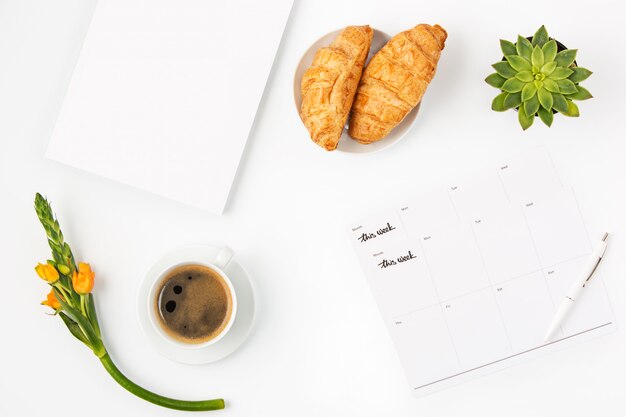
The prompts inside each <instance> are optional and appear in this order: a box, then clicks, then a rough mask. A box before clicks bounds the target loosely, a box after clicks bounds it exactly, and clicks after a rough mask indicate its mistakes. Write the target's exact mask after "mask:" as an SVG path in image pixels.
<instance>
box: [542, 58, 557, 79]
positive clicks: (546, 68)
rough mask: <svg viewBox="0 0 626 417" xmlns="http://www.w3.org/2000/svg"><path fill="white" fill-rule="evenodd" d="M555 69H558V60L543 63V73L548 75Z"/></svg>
mask: <svg viewBox="0 0 626 417" xmlns="http://www.w3.org/2000/svg"><path fill="white" fill-rule="evenodd" d="M555 69H556V62H554V61H552V62H548V63H546V64H543V67H541V73H542V74H543V75H545V76H546V77H548V76H550V74H552V73H553V72H554V70H555Z"/></svg>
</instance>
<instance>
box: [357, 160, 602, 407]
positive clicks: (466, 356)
mask: <svg viewBox="0 0 626 417" xmlns="http://www.w3.org/2000/svg"><path fill="white" fill-rule="evenodd" d="M348 234H349V238H350V240H351V242H352V245H353V246H354V249H355V251H356V254H357V256H358V258H359V261H360V263H361V266H362V269H363V271H364V273H365V275H366V277H367V279H368V281H369V284H370V287H371V289H372V292H373V294H374V298H375V299H376V302H377V304H378V307H379V310H380V313H381V315H382V317H383V320H384V322H385V325H386V327H387V329H388V331H389V333H390V335H391V338H392V340H393V342H394V345H395V347H396V351H397V353H398V356H399V358H400V361H401V363H402V365H403V368H404V370H405V372H406V375H407V378H408V381H409V384H410V387H411V388H412V389H413V391H414V392H415V394H416V395H423V394H425V393H428V392H432V391H434V390H438V389H441V388H444V387H447V386H450V385H453V384H456V383H459V382H461V381H465V380H468V379H471V378H475V377H477V376H479V375H483V374H485V373H487V372H492V371H495V370H498V369H502V368H504V367H507V366H510V365H512V364H514V363H518V362H520V361H524V360H527V359H529V358H532V357H535V356H537V355H541V354H543V353H546V352H549V351H551V350H554V349H557V348H561V347H564V346H567V345H570V344H573V343H578V342H580V341H583V340H586V339H588V338H591V337H594V336H597V335H599V334H603V333H606V332H609V331H611V330H613V329H614V327H615V324H614V318H613V313H612V310H611V307H610V303H609V300H608V297H607V293H606V290H605V288H604V285H603V282H602V276H601V275H602V271H601V269H600V270H599V271H598V273H597V276H596V275H594V278H593V280H592V281H591V282H590V283H589V288H588V289H587V290H586V293H585V296H584V297H581V299H580V301H578V302H577V305H576V307H575V309H574V310H573V313H572V315H571V316H570V317H569V318H568V320H567V321H566V322H565V323H564V324H563V325H562V326H561V329H560V331H559V333H558V334H557V336H556V337H555V338H553V339H552V340H550V341H548V342H544V340H543V339H544V336H545V333H546V330H547V328H548V325H549V324H550V321H551V319H552V317H553V315H554V313H555V310H556V308H557V307H558V305H559V303H560V302H561V300H562V299H563V297H564V296H565V294H566V292H567V290H568V289H569V287H570V285H571V284H572V282H573V280H575V279H576V276H577V274H578V273H579V271H580V269H581V268H582V267H583V265H584V263H585V261H586V260H587V256H588V255H589V254H590V253H591V250H592V245H591V240H590V236H589V235H588V232H587V229H586V226H585V223H584V221H583V219H582V216H581V212H580V210H579V207H578V204H577V201H576V196H575V193H574V191H573V190H572V189H570V188H568V187H566V186H564V185H563V184H562V182H561V180H560V178H559V176H558V174H557V172H556V170H555V168H554V165H553V163H552V161H551V159H550V156H549V154H548V153H547V151H546V150H545V149H543V148H537V149H534V150H532V151H530V152H528V153H526V154H524V155H519V156H516V157H514V158H510V159H509V160H507V161H503V162H502V163H500V164H499V165H498V166H495V167H493V168H490V169H486V170H484V171H481V172H479V173H476V174H474V175H471V176H468V177H464V178H461V179H459V180H458V181H457V182H453V183H450V184H447V185H445V186H442V187H441V188H439V189H436V190H433V191H431V192H429V193H427V194H425V195H422V196H419V197H416V198H413V199H411V200H409V201H406V202H404V203H401V204H398V205H397V206H395V207H393V208H390V209H388V210H386V211H384V212H380V213H378V214H375V215H372V216H371V217H369V218H367V219H364V220H362V221H360V222H356V223H354V224H352V225H350V226H349V230H348Z"/></svg>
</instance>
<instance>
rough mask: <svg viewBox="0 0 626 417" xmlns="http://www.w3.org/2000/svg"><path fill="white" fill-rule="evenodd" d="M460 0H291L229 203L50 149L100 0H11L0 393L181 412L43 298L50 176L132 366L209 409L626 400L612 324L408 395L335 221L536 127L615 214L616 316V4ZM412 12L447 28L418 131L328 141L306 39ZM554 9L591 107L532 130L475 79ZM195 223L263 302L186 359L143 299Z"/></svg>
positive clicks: (1, 126) (2, 120)
mask: <svg viewBox="0 0 626 417" xmlns="http://www.w3.org/2000/svg"><path fill="white" fill-rule="evenodd" d="M469 3H470V2H467V3H465V2H464V3H461V2H459V3H458V4H453V3H451V2H449V1H437V2H434V1H433V2H415V1H411V0H407V1H404V2H399V1H389V0H386V1H353V2H340V1H337V0H333V1H319V0H318V1H302V2H296V4H295V5H294V9H293V11H292V16H291V19H290V22H289V25H288V27H287V29H286V32H285V36H284V38H283V43H282V46H281V49H280V52H279V54H278V56H277V60H276V62H275V66H274V71H273V74H272V75H271V77H270V80H269V83H268V86H267V89H266V93H265V96H264V99H263V101H262V103H261V107H260V110H259V112H258V115H257V121H256V124H255V127H254V128H253V131H252V134H251V136H250V139H249V143H248V146H247V150H246V153H245V154H244V157H243V160H242V165H241V167H240V170H239V173H238V177H237V179H236V181H235V184H234V188H233V191H232V193H231V199H230V202H229V204H228V206H227V208H226V212H225V214H224V215H223V216H221V217H218V216H214V215H210V214H207V213H204V212H202V211H198V210H195V209H191V208H187V207H184V206H182V205H180V204H178V203H175V202H171V201H168V200H165V199H162V198H159V197H156V196H152V195H149V194H147V193H144V192H140V191H137V190H134V189H131V188H129V187H126V186H121V185H118V184H116V183H113V182H111V181H108V180H104V179H101V178H98V177H95V176H93V175H89V174H85V173H83V172H80V171H77V170H74V169H70V168H67V167H65V166H62V165H60V164H57V163H54V162H51V161H47V160H45V159H44V158H43V153H44V150H45V147H46V144H47V142H48V139H49V137H50V135H51V131H52V127H53V124H54V121H55V117H56V115H57V114H58V111H59V108H60V105H61V102H62V98H63V94H64V91H65V89H66V87H67V84H68V82H69V79H70V76H71V71H72V67H73V64H74V62H75V60H76V57H77V56H78V52H79V49H80V45H81V41H82V39H83V36H84V34H85V30H86V28H87V26H88V23H89V17H90V14H91V12H92V10H93V6H94V4H95V2H94V1H93V0H88V1H87V0H56V1H54V2H51V1H46V0H40V1H35V0H29V1H26V0H0V141H1V142H0V198H1V200H0V201H1V204H0V231H2V238H1V239H0V254H1V257H0V270H1V271H2V273H1V274H0V277H1V278H0V279H1V280H2V296H1V297H0V299H1V303H0V325H1V327H0V329H1V336H0V337H1V339H0V341H1V343H0V415H1V416H2V417H5V416H42V415H48V416H61V415H64V416H78V415H85V414H86V413H87V412H88V413H89V414H90V415H93V416H110V415H116V413H117V414H118V415H132V414H134V415H151V416H160V415H163V416H166V415H176V414H179V413H178V412H175V411H170V410H165V409H159V408H157V407H155V406H153V405H151V404H148V403H146V402H143V401H139V400H137V399H136V398H134V397H133V396H131V395H129V394H127V393H126V392H124V391H123V390H122V389H121V388H120V387H119V386H117V384H115V383H114V382H113V381H112V380H111V378H109V376H108V375H107V374H106V372H105V371H104V369H102V367H101V365H100V364H99V362H98V361H97V359H96V358H95V357H94V356H93V355H92V354H91V353H90V351H89V350H88V349H86V348H85V347H84V346H82V345H81V344H80V343H78V342H77V341H76V340H75V339H73V338H72V336H71V335H70V334H69V333H68V332H67V330H66V329H65V328H64V326H63V324H62V323H61V321H60V320H59V319H57V318H53V317H50V316H47V315H46V314H45V313H46V309H45V308H43V307H41V306H39V302H40V301H41V300H42V299H43V298H44V296H45V293H46V292H47V287H46V286H45V284H43V283H42V282H41V281H40V280H39V278H37V277H36V275H35V273H34V271H33V269H32V268H33V267H34V265H35V263H36V262H37V261H43V260H45V259H46V258H47V257H48V256H49V255H48V253H49V250H48V248H47V246H46V242H45V239H44V234H43V231H42V229H41V226H40V225H39V224H38V222H37V220H36V217H35V214H34V211H33V209H32V199H33V196H34V194H35V192H36V191H40V192H42V193H44V194H46V195H47V196H48V197H50V199H51V200H52V202H53V207H54V209H55V210H56V212H57V213H58V216H59V219H60V221H61V224H62V226H63V229H64V232H65V235H66V238H67V240H68V241H69V242H70V243H71V244H72V245H73V247H74V251H75V254H76V255H77V257H78V258H79V259H81V260H86V261H89V262H91V263H92V265H93V267H94V268H95V270H96V274H97V283H96V287H95V290H94V291H95V293H96V299H97V302H98V309H99V314H100V321H101V324H102V327H103V332H104V337H105V339H106V343H107V346H108V347H109V350H110V352H111V355H112V357H113V358H114V360H115V361H116V362H117V363H118V365H119V366H120V368H121V369H122V370H124V371H125V372H126V373H127V375H128V376H129V377H131V378H132V379H134V380H135V381H136V382H138V383H140V384H142V385H145V386H146V387H147V388H151V389H154V390H155V391H157V392H159V393H162V394H166V395H171V396H178V397H185V398H188V399H201V398H206V397H208V398H210V397H214V396H222V397H224V398H225V399H226V400H227V402H228V408H227V409H226V410H225V411H222V412H219V413H216V415H229V416H294V415H298V416H316V417H317V416H326V415H328V416H345V415H355V416H381V415H388V416H418V415H420V416H446V417H448V416H479V415H480V416H503V415H506V416H528V415H533V416H551V415H566V414H567V415H570V416H587V415H607V416H617V415H624V414H625V413H626V395H624V390H626V387H625V386H624V382H623V381H624V378H623V375H624V374H625V373H626V340H625V338H624V333H623V331H621V330H619V331H618V332H616V333H613V334H611V335H609V336H605V337H602V338H600V339H596V340H593V341H591V342H588V343H585V344H582V345H578V346H576V347H573V348H570V349H566V350H563V351H560V352H558V353H555V354H550V355H548V356H544V357H542V358H540V359H537V360H534V361H531V362H528V363H525V364H523V365H519V366H516V367H513V368H510V369H507V370H505V371H502V372H498V373H496V374H492V375H490V376H487V377H483V378H481V379H478V380H474V381H472V382H469V383H466V384H463V385H459V386H456V387H454V388H451V389H449V390H446V391H443V392H439V393H436V394H433V395H430V396H428V397H425V398H422V399H414V398H413V397H412V396H411V392H410V390H409V389H408V385H407V383H406V381H405V378H404V374H403V371H402V369H401V367H400V363H399V361H398V359H397V357H396V354H395V352H394V349H393V346H392V344H391V340H390V338H389V337H388V335H387V334H386V330H385V328H384V326H383V322H382V320H381V318H380V316H379V314H378V311H377V310H376V306H375V304H374V301H373V297H372V295H371V294H370V291H369V288H368V287H367V283H366V281H365V278H364V276H363V274H362V273H361V272H360V270H359V266H358V264H357V260H356V256H354V254H353V253H352V249H351V247H350V245H349V242H348V241H347V239H346V236H345V229H344V227H345V225H346V224H347V223H349V222H350V221H352V220H354V219H355V218H356V219H358V218H360V217H361V216H363V215H367V214H369V213H371V212H374V211H376V210H377V209H378V208H383V207H388V206H390V205H392V204H395V203H396V202H398V201H401V200H403V199H405V198H406V197H410V196H411V195H416V194H418V193H420V192H424V191H427V190H429V189H431V188H433V187H435V186H437V185H440V184H442V183H444V182H445V181H446V180H448V179H451V178H456V177H458V176H459V175H462V174H463V173H469V172H472V171H474V170H477V169H479V168H483V167H489V166H491V165H492V164H494V163H497V161H498V160H499V159H500V158H502V157H505V156H508V155H510V154H515V153H516V152H519V151H521V150H523V149H527V148H529V147H534V146H538V145H540V146H545V147H546V148H548V150H549V151H550V153H551V155H552V157H553V159H554V161H555V164H556V166H557V169H558V170H559V172H560V173H561V176H562V178H563V181H564V183H566V184H569V185H572V186H573V187H574V188H575V190H576V192H577V195H578V199H579V201H580V204H581V208H582V211H583V215H584V216H585V218H586V220H587V222H588V226H589V231H590V234H591V236H592V238H593V239H595V238H596V237H599V236H600V235H601V233H602V232H604V230H605V229H609V230H610V231H611V232H613V234H614V235H613V236H612V240H611V243H610V248H609V252H608V255H607V257H606V259H605V261H604V262H603V265H602V268H603V275H604V276H605V277H606V281H605V282H606V285H607V288H608V290H609V292H610V295H611V300H612V304H613V308H614V310H615V313H616V316H617V319H618V324H620V325H622V326H623V324H624V322H625V320H624V319H625V318H626V295H625V294H626V277H625V275H626V261H624V256H623V254H625V253H626V199H625V198H624V192H625V189H624V182H625V181H626V180H625V178H626V165H625V164H624V158H625V157H626V145H625V144H624V133H623V126H624V123H623V118H624V114H625V111H626V104H625V103H626V102H625V101H624V95H625V93H626V88H625V81H624V76H623V69H624V68H625V65H626V54H624V52H623V47H622V45H623V44H624V40H625V38H624V34H623V32H622V31H623V20H624V17H625V13H624V9H623V6H622V5H621V4H620V2H618V1H612V2H611V1H594V2H592V3H590V2H587V1H562V2H558V3H557V2H547V1H544V2H538V1H524V2H515V3H513V2H511V3H508V2H507V3H506V5H505V3H504V2H495V1H475V2H471V4H469ZM420 22H428V23H437V22H438V23H440V24H441V25H442V26H444V27H445V28H446V29H447V31H448V33H449V38H448V42H447V44H446V49H445V50H444V52H443V54H442V59H441V61H440V66H439V70H438V73H437V76H436V77H435V79H434V81H433V83H432V84H431V86H430V87H429V90H428V92H427V94H426V96H425V98H424V101H423V103H422V107H421V110H420V114H419V115H418V119H417V123H416V125H415V127H414V128H413V130H412V131H411V132H410V134H409V136H407V137H406V138H405V139H404V140H403V141H401V142H400V143H398V144H397V145H395V146H394V147H392V148H390V149H388V150H385V151H383V152H381V153H378V154H372V155H357V156H352V155H346V154H339V153H331V154H329V153H326V152H324V151H322V150H320V149H318V148H316V147H315V146H314V145H312V144H311V143H310V140H309V139H308V137H307V134H306V132H305V131H304V130H303V128H302V126H301V124H300V121H299V119H298V117H297V114H296V112H295V109H294V105H293V96H292V85H293V78H292V77H293V71H294V68H295V66H296V64H297V62H298V60H299V57H300V55H301V53H302V52H303V51H304V50H306V48H307V47H308V45H309V44H310V43H312V42H313V41H314V40H315V39H317V38H318V37H320V36H321V35H323V34H325V33H327V32H329V31H331V30H334V29H336V28H338V27H342V26H346V25H349V24H370V25H371V26H373V27H376V28H380V29H382V30H384V31H385V32H387V33H392V34H393V33H397V32H398V31H401V30H404V29H406V28H409V27H411V26H413V25H415V24H417V23H420ZM542 23H545V24H546V25H547V27H548V30H549V32H550V34H552V35H556V37H557V38H558V39H559V40H561V41H562V42H564V43H565V44H566V45H568V46H570V47H575V48H579V55H578V63H579V65H582V66H585V67H588V68H590V69H592V70H593V71H594V72H595V73H594V75H593V76H592V77H591V78H590V79H589V80H587V81H586V82H585V85H586V86H587V87H588V89H589V90H590V91H591V92H592V93H593V94H594V96H595V98H594V99H592V100H590V101H587V102H583V103H581V105H580V109H581V114H582V117H581V118H579V119H566V118H564V117H561V116H557V117H556V118H555V122H554V125H553V127H552V128H551V129H547V128H546V127H544V126H542V125H540V124H539V123H538V122H537V125H536V126H533V127H532V128H531V129H530V130H529V131H527V132H521V129H520V128H519V126H517V121H516V117H515V116H516V115H515V114H514V113H513V112H508V113H505V114H500V113H495V112H492V111H491V110H490V109H489V106H490V102H491V99H492V97H493V96H494V95H495V94H496V90H495V89H493V88H491V87H489V86H488V85H486V84H485V83H484V82H483V79H484V77H485V76H486V75H488V74H489V72H490V67H489V65H490V64H491V63H493V62H495V61H497V60H498V59H499V58H500V54H499V49H498V39H499V38H506V39H511V40H514V39H515V37H516V35H517V33H518V32H520V33H522V34H524V35H530V34H532V32H534V30H535V29H536V28H537V27H539V26H540V25H541V24H542ZM242 30H245V28H242ZM250 36H254V34H250ZM218 41H219V39H216V42H218ZM241 48H242V51H244V52H245V48H246V45H245V44H243V45H241ZM250 70H251V71H253V70H254V62H251V63H250ZM120 100H123V97H120ZM112 105H114V103H112ZM206 182H207V189H210V182H211V179H210V178H207V179H206ZM198 191H199V192H205V191H206V190H198ZM195 242H205V243H226V244H228V245H230V246H231V247H233V248H234V249H235V250H236V251H237V258H238V260H239V261H240V262H241V263H242V264H243V265H244V266H245V267H246V268H247V269H248V270H249V271H250V272H251V274H252V276H253V279H254V282H255V285H256V289H257V297H258V303H259V308H258V317H257V318H258V320H257V324H256V327H255V328H254V330H253V333H252V335H251V337H250V338H249V340H248V341H247V342H246V344H245V345H244V346H242V348H241V349H240V350H238V351H237V352H236V353H235V354H233V355H232V356H230V357H228V358H227V359H225V360H223V361H220V362H218V363H215V364H211V365H205V366H184V365H179V364H177V363H174V362H171V361H169V360H167V359H165V358H162V357H160V356H159V354H158V353H156V352H155V351H154V350H153V349H152V348H151V346H150V344H149V343H148V341H147V339H146V338H145V337H144V336H143V334H142V333H141V330H140V328H139V326H138V323H137V320H136V318H135V300H136V289H137V286H138V284H139V282H140V280H141V279H142V278H143V275H144V273H145V272H146V270H147V269H148V268H149V266H150V265H151V263H152V262H153V261H154V260H155V259H156V258H157V257H158V256H159V255H160V254H162V253H163V252H166V251H168V250H169V249H171V248H173V247H176V246H179V245H181V244H185V243H195ZM120 413H123V414H120Z"/></svg>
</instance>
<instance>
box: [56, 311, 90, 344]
mask: <svg viewBox="0 0 626 417" xmlns="http://www.w3.org/2000/svg"><path fill="white" fill-rule="evenodd" d="M59 316H61V319H62V320H63V323H65V325H66V326H67V328H68V330H69V331H70V333H72V334H73V335H74V337H75V338H77V339H78V340H80V341H81V342H83V343H84V344H86V345H87V346H90V345H89V341H88V340H87V337H86V336H85V334H84V333H83V331H82V330H81V329H80V326H79V325H78V324H76V322H75V321H74V320H72V319H71V318H69V317H68V315H67V314H65V313H59Z"/></svg>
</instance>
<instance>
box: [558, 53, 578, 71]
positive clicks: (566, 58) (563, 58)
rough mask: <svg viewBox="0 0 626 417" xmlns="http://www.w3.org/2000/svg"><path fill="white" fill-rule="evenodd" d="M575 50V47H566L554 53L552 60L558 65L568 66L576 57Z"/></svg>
mask: <svg viewBox="0 0 626 417" xmlns="http://www.w3.org/2000/svg"><path fill="white" fill-rule="evenodd" d="M577 51H578V50H577V49H566V50H564V51H561V52H559V53H558V54H556V58H554V60H555V61H556V64H557V65H558V66H559V67H569V66H570V65H572V63H573V62H574V60H575V59H576V52H577Z"/></svg>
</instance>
